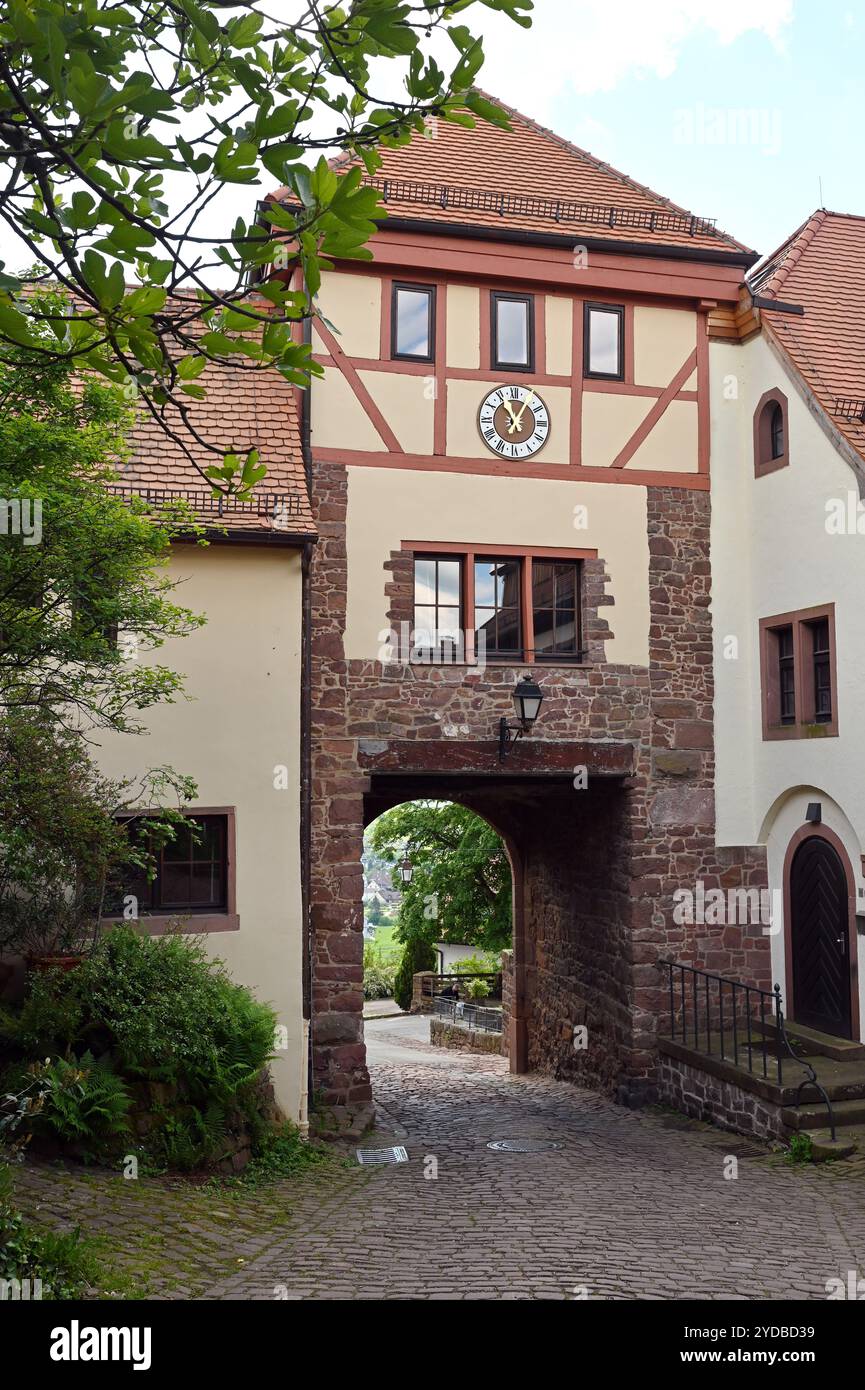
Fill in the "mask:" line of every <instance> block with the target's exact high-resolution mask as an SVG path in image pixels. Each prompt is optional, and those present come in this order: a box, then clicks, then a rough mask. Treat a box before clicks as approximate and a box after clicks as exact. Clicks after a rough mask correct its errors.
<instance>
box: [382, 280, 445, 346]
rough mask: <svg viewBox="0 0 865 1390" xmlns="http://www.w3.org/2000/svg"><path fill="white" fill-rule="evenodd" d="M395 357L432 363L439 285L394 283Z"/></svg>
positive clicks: (392, 312)
mask: <svg viewBox="0 0 865 1390" xmlns="http://www.w3.org/2000/svg"><path fill="white" fill-rule="evenodd" d="M391 351H392V355H393V356H394V357H405V358H410V359H412V360H414V361H417V362H431V361H432V360H433V357H434V356H435V288H434V287H433V286H432V285H394V287H393V302H392V310H391Z"/></svg>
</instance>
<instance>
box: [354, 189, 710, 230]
mask: <svg viewBox="0 0 865 1390" xmlns="http://www.w3.org/2000/svg"><path fill="white" fill-rule="evenodd" d="M364 183H365V184H366V185H367V186H368V187H370V188H375V189H377V190H378V191H379V193H381V195H382V198H383V200H384V202H385V203H388V202H398V203H419V204H425V205H426V206H428V207H438V208H441V209H442V210H443V211H447V210H450V209H462V210H464V211H468V212H491V213H494V214H496V215H497V216H499V217H506V216H508V215H509V214H510V215H517V216H520V217H537V218H540V219H544V220H546V221H550V222H580V223H584V224H586V225H588V226H595V227H625V228H628V229H630V230H635V229H639V230H643V231H649V232H684V233H685V234H686V235H687V236H697V235H703V236H718V235H719V232H718V230H717V227H716V225H715V218H709V217H696V216H695V215H694V214H693V213H689V212H679V211H677V210H676V209H674V208H651V207H646V208H631V207H619V206H618V205H616V204H613V203H581V202H575V201H572V200H570V199H567V198H538V197H533V196H532V195H530V194H522V193H496V192H493V191H491V190H490V189H485V188H458V187H453V186H451V185H449V184H444V183H440V184H434V183H412V182H408V181H407V180H404V179H381V178H365V179H364Z"/></svg>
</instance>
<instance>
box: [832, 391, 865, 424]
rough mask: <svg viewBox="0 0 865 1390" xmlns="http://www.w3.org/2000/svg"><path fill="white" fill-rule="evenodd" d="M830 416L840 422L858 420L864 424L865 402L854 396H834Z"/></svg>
mask: <svg viewBox="0 0 865 1390" xmlns="http://www.w3.org/2000/svg"><path fill="white" fill-rule="evenodd" d="M832 414H833V415H838V416H840V418H841V419H842V420H860V421H861V422H862V424H865V400H862V399H857V398H856V397H855V396H836V397H835V405H834V406H833V408H832Z"/></svg>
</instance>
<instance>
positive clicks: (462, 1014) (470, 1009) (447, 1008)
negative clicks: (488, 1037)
mask: <svg viewBox="0 0 865 1390" xmlns="http://www.w3.org/2000/svg"><path fill="white" fill-rule="evenodd" d="M433 1013H434V1014H435V1015H436V1016H437V1017H438V1018H449V1019H450V1020H451V1022H453V1023H458V1024H461V1025H462V1026H463V1027H465V1028H477V1029H480V1031H481V1032H483V1033H501V1032H502V1028H503V1021H502V1011H501V1009H487V1008H484V1007H483V1006H482V1005H480V1004H463V1003H461V1002H460V1000H459V999H443V998H442V996H441V995H438V996H437V997H436V998H435V1000H434V1001H433Z"/></svg>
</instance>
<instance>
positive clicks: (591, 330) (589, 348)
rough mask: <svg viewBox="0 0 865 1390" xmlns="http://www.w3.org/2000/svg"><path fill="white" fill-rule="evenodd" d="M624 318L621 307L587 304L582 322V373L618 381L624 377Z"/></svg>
mask: <svg viewBox="0 0 865 1390" xmlns="http://www.w3.org/2000/svg"><path fill="white" fill-rule="evenodd" d="M624 318H625V311H624V309H623V308H622V307H621V306H616V305H603V304H587V305H586V306H585V309H584V319H583V335H584V344H583V354H584V361H583V374H584V375H585V376H598V377H608V378H610V379H611V380H614V381H620V380H621V379H622V378H623V376H624V374H625V370H624V361H625V359H624Z"/></svg>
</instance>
